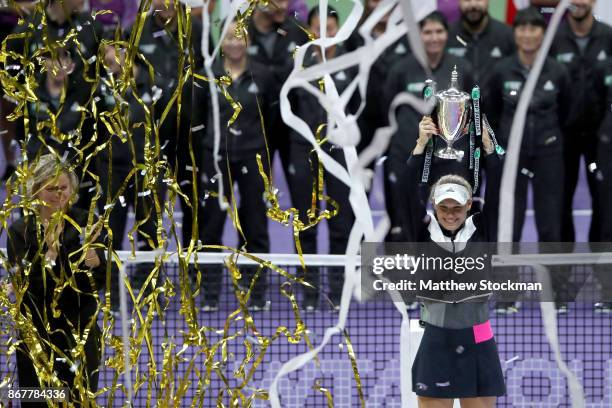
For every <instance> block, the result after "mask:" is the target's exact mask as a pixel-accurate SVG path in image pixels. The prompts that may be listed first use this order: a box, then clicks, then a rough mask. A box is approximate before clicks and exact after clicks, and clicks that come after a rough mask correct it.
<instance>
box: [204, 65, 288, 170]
mask: <svg viewBox="0 0 612 408" xmlns="http://www.w3.org/2000/svg"><path fill="white" fill-rule="evenodd" d="M213 72H214V75H215V78H217V79H218V78H221V77H222V76H225V75H226V74H225V72H224V70H223V63H222V61H221V60H219V61H217V63H216V64H215V66H214V67H213ZM200 73H201V74H202V75H206V73H205V72H203V71H202V72H200ZM217 89H218V94H217V95H218V98H219V115H220V127H221V142H220V146H219V152H220V153H221V154H226V153H227V155H228V157H229V159H230V161H233V160H242V159H244V158H246V157H250V156H252V155H253V154H255V153H257V152H262V151H264V150H265V140H264V129H263V128H262V126H261V120H262V117H263V123H264V126H266V129H267V128H268V127H269V123H270V122H271V121H272V120H273V115H274V113H273V110H272V109H270V106H271V105H272V104H273V102H274V101H275V100H276V99H277V97H276V94H274V93H273V92H274V77H273V76H272V74H271V73H270V71H269V70H268V69H267V67H264V66H261V65H259V64H256V63H253V62H249V64H248V65H247V69H246V71H245V72H244V73H243V74H242V75H241V76H240V77H239V78H238V79H236V80H234V81H232V83H231V85H229V86H228V87H227V92H228V93H229V95H230V96H231V97H232V98H233V100H234V101H235V102H237V103H239V104H240V106H241V107H242V109H241V111H240V114H239V115H238V117H237V118H236V120H235V121H234V123H232V124H231V125H229V126H228V123H229V121H230V119H231V118H232V116H233V115H234V108H233V107H232V105H231V104H230V102H229V101H228V100H227V99H226V98H225V97H224V96H223V94H222V92H221V89H220V88H217ZM260 110H261V113H262V117H260V114H259V112H260ZM192 123H193V128H192V131H193V139H194V140H195V139H196V138H203V146H204V147H205V148H206V149H209V150H212V149H213V148H214V145H215V144H214V126H213V112H212V106H211V100H210V92H209V88H208V82H204V81H198V82H197V83H196V86H194V106H193V118H192Z"/></svg>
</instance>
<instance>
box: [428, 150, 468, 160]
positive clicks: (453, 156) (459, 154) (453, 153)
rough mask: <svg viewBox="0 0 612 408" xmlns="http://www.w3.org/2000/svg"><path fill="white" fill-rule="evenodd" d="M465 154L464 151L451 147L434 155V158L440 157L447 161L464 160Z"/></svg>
mask: <svg viewBox="0 0 612 408" xmlns="http://www.w3.org/2000/svg"><path fill="white" fill-rule="evenodd" d="M464 155H465V152H464V151H463V150H456V149H453V148H451V147H446V148H444V149H440V150H438V151H437V152H435V153H434V156H436V157H439V158H441V159H445V160H457V161H461V160H463V156H464Z"/></svg>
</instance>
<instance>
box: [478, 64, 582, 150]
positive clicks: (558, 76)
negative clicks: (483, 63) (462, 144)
mask: <svg viewBox="0 0 612 408" xmlns="http://www.w3.org/2000/svg"><path fill="white" fill-rule="evenodd" d="M528 75H529V72H528V70H527V69H526V68H524V67H523V66H522V65H521V63H520V62H519V59H518V55H517V54H515V55H513V56H511V57H507V58H504V59H503V60H501V61H500V62H499V63H498V64H497V65H496V66H495V68H494V70H493V74H492V76H491V82H490V85H489V87H488V88H487V89H485V92H486V96H484V97H483V106H484V108H483V110H484V111H485V112H486V113H487V115H488V116H489V119H490V120H491V122H492V126H493V128H494V129H495V130H496V134H497V139H498V142H499V143H500V144H501V145H502V146H503V147H507V146H508V137H509V136H510V128H511V127H512V121H513V119H514V113H515V112H516V108H517V105H518V101H519V98H520V96H521V91H522V89H523V86H524V85H525V82H526V80H527V76H528ZM573 112H574V109H573V97H572V89H571V84H570V77H569V74H568V73H567V70H566V69H565V67H564V66H563V65H561V64H560V63H558V62H556V61H555V60H553V59H552V58H547V59H546V62H545V63H544V67H543V68H542V73H541V74H540V77H539V78H538V82H537V85H536V88H535V91H534V94H533V97H532V99H531V103H530V105H529V110H528V111H527V118H526V121H525V130H524V134H523V143H522V145H521V151H522V152H523V153H527V154H534V153H535V152H536V151H537V150H538V149H541V148H545V149H546V151H548V152H551V153H552V152H559V151H561V150H562V148H563V135H564V131H565V130H566V129H567V126H568V124H569V123H571V121H572V116H573Z"/></svg>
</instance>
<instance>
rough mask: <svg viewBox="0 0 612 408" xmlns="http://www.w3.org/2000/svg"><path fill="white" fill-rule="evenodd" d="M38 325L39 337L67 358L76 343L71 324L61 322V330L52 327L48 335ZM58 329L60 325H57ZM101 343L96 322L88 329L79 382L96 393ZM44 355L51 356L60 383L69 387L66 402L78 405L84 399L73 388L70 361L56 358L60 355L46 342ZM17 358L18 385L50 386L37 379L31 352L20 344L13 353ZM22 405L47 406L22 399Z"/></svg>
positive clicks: (73, 379) (44, 403) (73, 377)
mask: <svg viewBox="0 0 612 408" xmlns="http://www.w3.org/2000/svg"><path fill="white" fill-rule="evenodd" d="M36 326H37V331H38V333H39V335H40V337H42V338H44V339H45V340H46V341H48V342H50V343H51V344H53V345H54V346H55V347H57V348H59V349H60V350H62V352H63V353H65V354H66V355H67V356H68V357H71V353H70V349H71V348H72V347H74V346H75V343H74V338H73V337H72V335H71V331H70V327H69V326H68V325H62V326H64V327H62V329H63V330H54V331H52V332H51V334H49V333H47V332H46V331H43V330H45V329H44V328H43V325H42V323H40V327H38V326H39V325H36ZM56 329H59V328H56ZM100 342H101V332H100V328H99V327H98V326H97V325H94V326H93V327H92V329H91V331H90V332H89V336H88V337H87V340H86V342H85V360H86V361H85V369H84V370H83V377H82V381H83V383H82V384H81V385H82V386H84V387H86V388H87V389H88V390H89V391H92V392H96V391H97V389H98V376H99V372H98V370H99V368H100V360H101V353H100ZM41 346H42V348H43V350H44V352H45V353H46V355H49V356H51V355H52V356H53V357H54V359H55V361H53V363H52V364H53V371H55V372H56V373H57V377H58V378H59V380H60V381H61V382H62V385H63V386H64V387H67V388H68V392H69V395H68V397H69V398H68V399H67V400H68V401H70V403H71V406H75V407H80V406H81V402H82V401H83V399H84V398H87V397H83V396H80V395H79V393H78V392H77V391H76V389H75V387H74V385H75V384H74V383H75V373H73V372H72V371H71V370H70V367H71V364H69V363H65V362H62V361H58V360H57V359H56V358H60V357H61V356H60V355H58V354H57V353H53V354H51V350H50V347H49V345H48V344H47V343H45V344H42V345H41ZM16 357H17V375H18V377H19V387H21V388H24V387H28V388H30V387H32V388H41V387H45V386H51V384H44V383H41V381H39V377H38V375H37V374H36V370H35V368H34V364H33V363H32V360H31V358H30V355H29V353H28V351H27V350H24V349H23V346H22V347H19V348H18V349H17V353H16ZM21 406H22V408H47V406H48V405H47V403H46V402H22V403H21Z"/></svg>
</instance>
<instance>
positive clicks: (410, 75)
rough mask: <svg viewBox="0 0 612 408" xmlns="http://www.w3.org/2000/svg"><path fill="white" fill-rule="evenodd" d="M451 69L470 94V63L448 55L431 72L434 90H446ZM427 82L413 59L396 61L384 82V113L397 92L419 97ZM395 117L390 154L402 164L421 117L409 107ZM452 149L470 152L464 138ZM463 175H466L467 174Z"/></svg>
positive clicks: (408, 153) (472, 82) (407, 154)
mask: <svg viewBox="0 0 612 408" xmlns="http://www.w3.org/2000/svg"><path fill="white" fill-rule="evenodd" d="M454 66H457V72H458V74H459V87H460V88H461V90H463V91H465V92H467V93H471V91H472V86H473V84H474V80H473V78H472V76H471V74H470V72H471V67H470V64H469V63H468V62H466V61H465V60H463V59H461V58H458V57H455V56H453V55H449V54H446V55H444V57H443V58H442V60H441V61H440V64H439V65H438V66H437V67H436V68H435V69H433V70H432V74H433V78H432V79H433V80H434V81H435V82H436V83H437V90H438V91H440V90H444V89H447V88H448V86H449V84H450V78H451V73H452V71H453V67H454ZM427 79H429V78H428V75H427V73H426V72H425V70H424V69H423V67H421V65H420V64H419V62H418V61H417V60H416V58H415V57H414V56H409V57H406V58H402V59H401V60H399V61H397V62H396V63H395V65H393V67H392V68H391V70H390V71H389V77H388V78H387V82H386V83H385V89H386V97H385V106H386V107H387V109H385V110H386V111H388V110H389V108H390V105H391V102H392V101H393V98H394V97H395V96H396V95H397V94H399V93H400V92H404V91H406V92H408V93H411V94H412V95H414V96H416V97H418V98H422V97H423V88H424V87H425V81H426V80H427ZM396 116H397V122H398V130H397V133H395V134H394V135H393V138H392V139H391V144H390V146H389V155H390V156H392V157H394V158H398V159H400V160H403V161H405V160H407V159H408V157H409V156H410V153H411V152H412V149H414V146H415V143H416V139H417V136H418V132H419V122H420V121H421V117H422V115H421V114H420V113H418V112H417V111H416V110H414V109H412V107H410V106H409V105H400V106H399V107H398V109H397V110H396ZM438 139H439V138H438V137H436V138H435V139H434V140H435V142H436V144H437V145H439V146H437V148H440V147H442V144H440V143H443V142H442V141H441V140H438ZM455 148H457V149H464V150H465V149H469V141H467V137H462V138H461V139H460V140H459V141H458V143H457V145H456V146H455ZM464 160H465V159H464ZM462 175H464V176H465V175H467V173H465V174H462ZM434 181H435V180H434Z"/></svg>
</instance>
